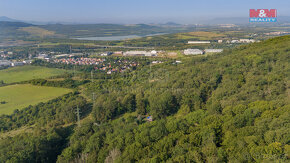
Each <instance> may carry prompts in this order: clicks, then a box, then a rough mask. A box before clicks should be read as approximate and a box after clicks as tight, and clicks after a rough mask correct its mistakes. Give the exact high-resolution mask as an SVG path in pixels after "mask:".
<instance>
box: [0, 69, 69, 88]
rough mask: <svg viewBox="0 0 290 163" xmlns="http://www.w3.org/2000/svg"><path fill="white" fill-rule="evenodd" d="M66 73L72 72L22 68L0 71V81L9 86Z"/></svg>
mask: <svg viewBox="0 0 290 163" xmlns="http://www.w3.org/2000/svg"><path fill="white" fill-rule="evenodd" d="M66 72H68V73H70V72H71V71H68V70H63V69H56V68H46V67H40V66H20V67H13V68H8V69H5V70H0V81H1V80H3V81H4V83H8V84H9V83H15V82H21V81H27V80H32V79H40V78H41V79H45V78H49V77H52V76H57V75H61V74H64V73H66Z"/></svg>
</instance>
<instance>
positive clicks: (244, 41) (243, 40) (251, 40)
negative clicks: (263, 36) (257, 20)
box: [240, 39, 256, 43]
mask: <svg viewBox="0 0 290 163" xmlns="http://www.w3.org/2000/svg"><path fill="white" fill-rule="evenodd" d="M240 42H241V43H253V42H256V41H255V40H254V39H240Z"/></svg>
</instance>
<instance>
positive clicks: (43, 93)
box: [0, 84, 71, 115]
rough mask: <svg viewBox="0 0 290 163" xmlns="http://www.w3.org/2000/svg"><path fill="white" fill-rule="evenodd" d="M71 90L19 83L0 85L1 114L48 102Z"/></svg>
mask: <svg viewBox="0 0 290 163" xmlns="http://www.w3.org/2000/svg"><path fill="white" fill-rule="evenodd" d="M69 92H71V90H70V89H65V88H55V87H42V86H33V85H29V84H17V85H10V86H5V87H0V102H4V104H1V103H0V115H1V114H11V113H13V111H14V110H15V109H23V108H24V107H27V106H29V105H35V104H38V103H40V102H46V101H49V100H51V99H54V98H56V97H59V96H61V95H64V94H67V93H69Z"/></svg>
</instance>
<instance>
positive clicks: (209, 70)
mask: <svg viewBox="0 0 290 163" xmlns="http://www.w3.org/2000/svg"><path fill="white" fill-rule="evenodd" d="M289 45H290V36H284V37H278V38H274V39H269V40H267V41H264V42H261V43H254V44H250V45H246V46H240V47H238V48H235V49H232V50H227V51H225V52H223V53H221V54H217V55H209V56H200V57H185V58H184V59H182V63H181V64H173V63H172V61H170V62H164V63H161V64H154V65H150V66H144V67H142V68H141V69H137V70H136V71H133V72H130V73H128V74H124V75H123V76H120V77H118V78H114V79H113V78H112V79H96V80H94V81H92V82H89V83H86V84H84V85H82V86H81V87H80V88H79V89H80V90H81V93H82V94H81V95H79V94H77V93H75V94H71V95H66V96H65V97H64V98H62V99H59V100H60V102H57V101H50V102H49V103H47V104H42V105H38V106H35V107H30V108H26V109H25V110H23V111H20V112H15V113H14V114H13V115H10V116H8V115H6V116H2V117H1V118H3V121H2V122H1V124H0V125H2V124H3V125H4V124H6V122H7V121H8V122H9V125H6V126H5V127H2V132H3V133H5V132H9V131H10V130H11V129H17V128H19V127H21V126H24V125H37V126H38V127H37V130H36V131H32V132H26V133H23V134H18V135H16V136H14V137H5V138H3V139H2V140H0V162H5V161H7V162H17V161H19V162H59V163H63V162H81V161H87V162H263V161H265V162H273V161H275V162H287V161H289V157H290V144H289V143H290V118H289V117H290V97H289V95H290V89H289V88H290V80H289V78H290V64H289V62H290V46H289ZM82 96H85V97H86V98H87V99H88V100H89V101H91V104H88V103H87V101H86V100H85V98H83V97H82ZM72 101H73V102H72ZM80 101H83V102H80ZM66 103H67V104H70V105H71V107H66V105H65V104H66ZM78 103H79V104H81V105H80V108H81V109H83V110H84V112H85V113H88V112H90V114H89V115H88V116H87V117H86V118H84V119H83V120H82V123H81V127H78V126H75V125H69V124H70V123H71V122H75V120H74V119H73V118H72V116H73V114H74V111H73V109H71V108H73V107H74V106H75V105H77V104H78ZM50 107H53V109H51V108H50ZM63 108H64V109H63ZM46 115H49V118H47V117H46ZM65 115H68V116H69V117H66V116H65ZM27 116H29V117H33V116H35V118H29V119H32V120H27V119H25V118H24V117H27ZM148 116H152V119H153V121H152V122H150V121H147V120H146V119H147V118H146V117H148ZM84 117H85V116H84ZM16 119H20V120H21V121H22V122H23V123H21V124H19V123H18V122H17V121H15V120H16ZM57 121H60V123H57ZM64 124H66V125H64ZM67 126H69V127H67ZM19 146H21V147H19Z"/></svg>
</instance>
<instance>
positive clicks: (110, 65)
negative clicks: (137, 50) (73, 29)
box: [52, 57, 139, 74]
mask: <svg viewBox="0 0 290 163" xmlns="http://www.w3.org/2000/svg"><path fill="white" fill-rule="evenodd" d="M52 62H53V63H62V64H73V65H94V68H95V70H100V71H105V72H106V73H107V74H111V73H113V72H124V71H125V70H128V69H131V68H132V67H136V66H138V65H139V63H137V62H134V61H129V60H120V59H119V60H115V61H107V60H106V59H105V58H84V57H81V58H62V59H54V60H53V61H52Z"/></svg>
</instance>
